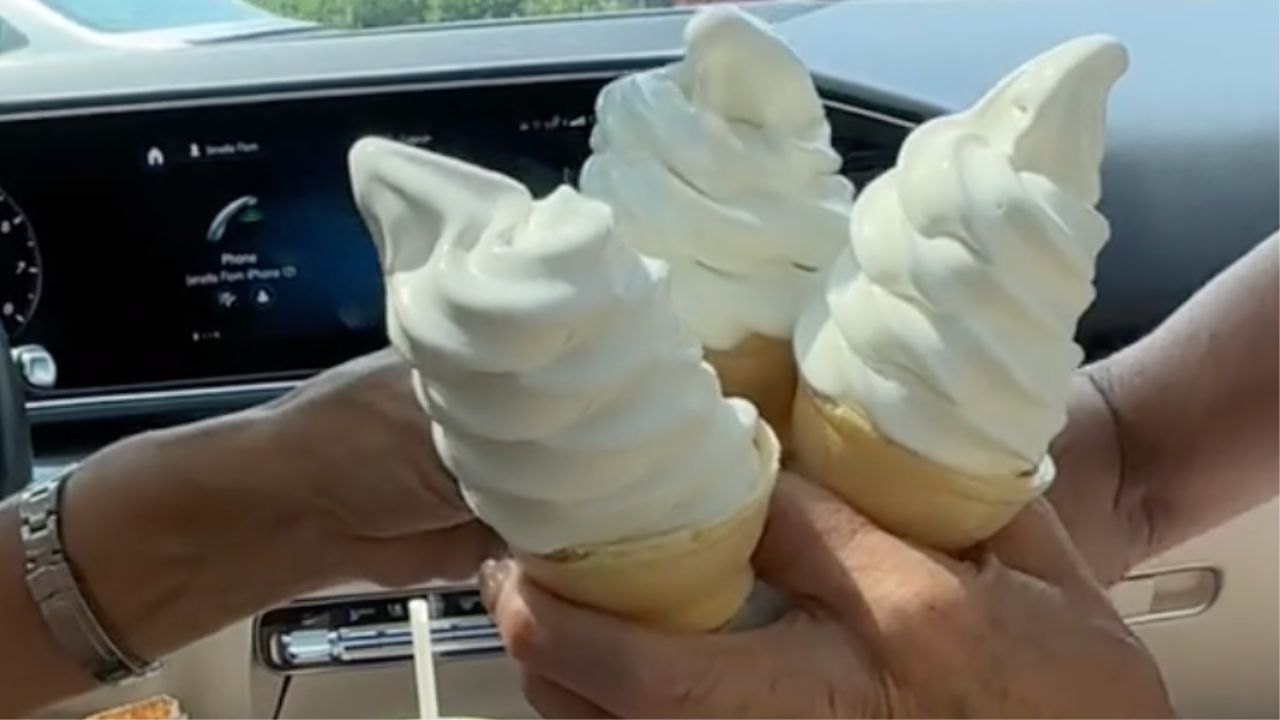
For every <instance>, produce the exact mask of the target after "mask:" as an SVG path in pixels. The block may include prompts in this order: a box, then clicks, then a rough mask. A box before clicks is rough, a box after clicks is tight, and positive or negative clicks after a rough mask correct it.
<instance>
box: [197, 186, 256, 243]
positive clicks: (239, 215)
mask: <svg viewBox="0 0 1280 720" xmlns="http://www.w3.org/2000/svg"><path fill="white" fill-rule="evenodd" d="M263 217H264V215H263V212H262V210H261V209H260V208H259V207H258V198H257V196H256V195H244V196H241V197H238V198H236V199H235V200H232V201H231V202H230V203H228V204H227V206H226V207H224V208H222V210H220V211H218V214H217V215H215V216H214V218H213V222H211V223H209V230H208V232H206V233H205V236H204V239H205V240H206V241H208V242H211V243H219V242H222V238H223V237H225V236H226V234H227V229H228V228H230V227H231V224H232V223H233V222H236V223H246V224H248V223H257V222H262V219H263Z"/></svg>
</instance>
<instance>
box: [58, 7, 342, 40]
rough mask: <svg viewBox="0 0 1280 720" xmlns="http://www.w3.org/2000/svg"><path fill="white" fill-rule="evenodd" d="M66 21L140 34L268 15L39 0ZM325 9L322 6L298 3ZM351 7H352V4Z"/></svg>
mask: <svg viewBox="0 0 1280 720" xmlns="http://www.w3.org/2000/svg"><path fill="white" fill-rule="evenodd" d="M41 2H43V3H44V4H45V5H47V6H49V7H50V8H51V9H53V10H55V11H57V12H58V13H59V14H61V15H63V16H65V17H66V18H68V19H70V20H72V21H74V22H76V23H79V24H80V25H83V26H85V27H88V28H91V29H93V30H98V31H101V32H142V31H147V30H164V29H168V28H177V27H186V26H190V25H208V24H214V23H236V22H247V21H258V20H263V19H268V18H271V17H272V15H271V14H270V13H268V12H265V11H263V10H262V9H260V8H258V7H256V6H255V5H252V4H250V3H248V2H245V1H243V0H41ZM294 4H296V5H299V6H304V5H326V4H328V3H326V2H323V1H321V2H315V3H308V2H305V1H304V2H298V3H294ZM353 4H354V3H353Z"/></svg>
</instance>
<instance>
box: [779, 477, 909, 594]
mask: <svg viewBox="0 0 1280 720" xmlns="http://www.w3.org/2000/svg"><path fill="white" fill-rule="evenodd" d="M918 552H919V551H917V550H915V549H914V548H912V547H911V546H909V545H908V544H906V543H905V542H903V541H902V540H899V539H898V538H896V537H894V536H892V535H890V534H888V533H886V532H885V531H884V530H882V529H881V528H880V527H878V526H877V525H876V524H875V523H873V522H871V521H870V520H868V519H867V518H866V517H865V516H863V515H862V514H861V513H859V512H857V511H856V510H854V509H853V508H851V507H849V505H848V504H847V503H845V502H844V501H843V500H841V499H840V498H839V497H837V496H835V495H834V494H832V493H831V492H829V491H827V490H826V489H825V488H822V487H819V486H818V485H815V484H813V483H811V482H809V481H807V480H804V479H803V478H801V477H799V476H798V475H794V474H791V473H785V472H784V473H782V474H781V475H779V477H778V486H777V489H776V490H775V491H774V495H773V501H772V504H771V506H770V508H769V519H768V522H767V523H766V525H765V530H764V534H763V536H762V537H761V539H760V545H759V547H758V548H757V549H756V554H755V559H754V563H755V567H756V571H757V573H758V574H759V576H760V578H761V579H762V580H764V581H765V582H766V583H768V584H769V585H771V586H772V587H774V588H777V589H778V590H781V591H783V592H785V593H787V594H788V595H791V596H792V597H793V598H795V599H809V600H813V601H816V602H817V603H819V604H824V605H833V606H837V607H838V606H840V605H843V604H844V603H846V602H847V601H848V600H849V598H850V597H851V596H856V595H857V589H856V587H855V586H854V585H853V583H852V580H853V578H854V577H855V576H856V575H857V574H858V573H860V572H865V571H867V570H868V569H870V568H872V567H876V566H885V565H887V566H897V565H901V564H902V563H907V562H913V561H918V559H919V558H918V557H917V558H915V559H914V560H913V559H912V558H911V556H912V555H918Z"/></svg>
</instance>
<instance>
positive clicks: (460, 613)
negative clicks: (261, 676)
mask: <svg viewBox="0 0 1280 720" xmlns="http://www.w3.org/2000/svg"><path fill="white" fill-rule="evenodd" d="M420 596H421V594H420V593H419V594H416V595H415V594H405V593H398V594H394V595H377V596H367V595H364V596H356V597H348V598H341V599H326V600H323V601H308V602H305V603H298V604H294V605H289V606H287V607H283V608H277V609H275V610H271V611H269V612H267V613H266V614H264V615H262V616H261V617H260V618H259V619H258V622H257V623H256V626H255V632H254V637H255V640H256V642H255V655H256V656H257V660H258V662H259V663H260V664H262V665H263V666H264V667H266V668H267V669H269V670H272V671H274V672H280V673H297V672H307V671H315V670H326V669H327V670H332V669H340V668H351V667H366V666H372V665H384V664H388V663H397V662H405V661H408V660H410V659H411V658H412V656H413V641H412V639H411V637H410V634H409V624H408V619H407V618H408V609H407V604H408V601H409V599H410V598H412V597H420ZM427 598H428V601H429V602H430V603H431V608H432V618H433V619H432V627H431V635H432V640H433V641H434V646H435V653H436V658H437V660H458V659H467V658H475V657H483V656H491V655H498V654H501V653H502V651H503V650H502V642H501V640H500V639H499V638H498V632H497V630H496V629H495V628H494V626H493V622H492V621H491V620H490V619H489V616H488V615H487V614H486V613H485V609H484V606H483V605H482V604H481V602H480V594H479V593H478V592H477V591H476V590H472V589H458V590H444V591H433V592H430V593H427Z"/></svg>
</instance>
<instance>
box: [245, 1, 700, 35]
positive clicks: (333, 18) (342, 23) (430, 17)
mask: <svg viewBox="0 0 1280 720" xmlns="http://www.w3.org/2000/svg"><path fill="white" fill-rule="evenodd" d="M253 2H254V4H256V5H259V6H261V7H262V8H264V9H266V10H270V11H271V12H274V13H276V14H278V15H284V16H287V17H292V18H299V19H302V20H311V21H314V22H318V23H323V24H325V25H331V26H337V27H353V28H367V27H383V26H388V25H416V24H421V23H441V22H456V21H465V20H488V19H501V18H519V17H535V16H543V15H574V14H585V13H601V12H614V11H622V10H640V9H646V8H663V7H670V6H672V5H678V4H682V0H253Z"/></svg>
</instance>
